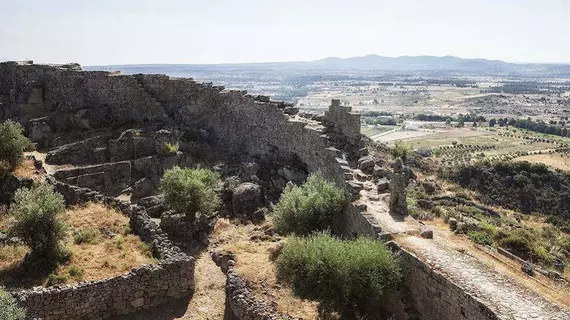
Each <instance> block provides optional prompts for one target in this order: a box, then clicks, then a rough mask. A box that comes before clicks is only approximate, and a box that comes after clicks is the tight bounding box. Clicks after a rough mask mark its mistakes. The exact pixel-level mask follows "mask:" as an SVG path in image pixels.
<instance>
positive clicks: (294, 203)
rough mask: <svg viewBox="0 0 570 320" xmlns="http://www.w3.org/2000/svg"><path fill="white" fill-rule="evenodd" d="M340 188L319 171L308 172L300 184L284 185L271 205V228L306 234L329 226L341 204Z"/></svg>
mask: <svg viewBox="0 0 570 320" xmlns="http://www.w3.org/2000/svg"><path fill="white" fill-rule="evenodd" d="M344 202H345V196H344V192H343V190H342V189H341V188H340V187H338V186H336V185H335V184H334V183H331V182H328V181H326V180H325V179H324V178H323V177H322V176H321V175H319V174H313V175H310V176H309V178H308V179H307V181H306V182H305V183H304V184H302V185H301V186H288V187H286V188H285V190H284V191H283V194H282V195H281V198H280V199H279V203H278V204H277V206H276V207H275V219H274V222H275V228H276V229H277V231H278V232H279V233H282V234H289V233H296V234H298V235H308V234H310V233H311V232H313V231H317V230H325V229H329V228H330V227H331V225H332V220H333V217H334V215H335V214H337V213H340V212H341V211H342V208H343V206H344Z"/></svg>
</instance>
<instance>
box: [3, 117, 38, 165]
mask: <svg viewBox="0 0 570 320" xmlns="http://www.w3.org/2000/svg"><path fill="white" fill-rule="evenodd" d="M23 132H24V128H22V125H20V124H19V123H17V122H14V121H11V120H8V121H5V122H3V123H1V124H0V170H12V169H14V168H15V167H16V166H17V165H19V164H20V162H22V155H23V153H24V150H26V149H27V148H29V147H30V146H31V142H30V140H28V138H26V137H25V136H24V134H23Z"/></svg>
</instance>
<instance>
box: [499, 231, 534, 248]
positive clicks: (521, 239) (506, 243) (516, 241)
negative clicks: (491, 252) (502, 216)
mask: <svg viewBox="0 0 570 320" xmlns="http://www.w3.org/2000/svg"><path fill="white" fill-rule="evenodd" d="M534 238H535V237H534V235H533V234H532V233H531V232H530V231H528V230H525V229H515V230H514V231H512V232H511V233H510V234H509V235H508V236H507V237H506V238H503V239H501V241H500V245H501V246H502V247H506V248H508V249H511V250H513V251H514V252H515V253H518V254H528V253H529V252H530V248H531V246H532V243H533V241H534Z"/></svg>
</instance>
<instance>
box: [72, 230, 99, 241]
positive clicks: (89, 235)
mask: <svg viewBox="0 0 570 320" xmlns="http://www.w3.org/2000/svg"><path fill="white" fill-rule="evenodd" d="M100 235H101V232H99V230H98V229H96V228H89V229H85V230H80V231H79V232H77V233H76V234H75V235H74V236H73V242H74V243H75V244H82V243H90V244H94V243H97V242H99V240H100Z"/></svg>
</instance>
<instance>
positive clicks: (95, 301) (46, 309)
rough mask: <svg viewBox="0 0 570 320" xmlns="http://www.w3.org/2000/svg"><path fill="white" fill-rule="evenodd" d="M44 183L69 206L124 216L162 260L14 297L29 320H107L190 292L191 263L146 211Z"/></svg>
mask: <svg viewBox="0 0 570 320" xmlns="http://www.w3.org/2000/svg"><path fill="white" fill-rule="evenodd" d="M47 178H48V181H49V182H50V183H52V184H53V185H54V187H55V189H56V190H57V191H58V192H60V193H61V194H62V195H63V196H64V198H65V200H66V203H68V204H80V203H85V202H88V201H92V202H99V203H105V204H107V205H110V206H113V207H115V208H116V209H117V210H120V211H121V212H122V213H123V214H125V215H127V216H128V217H129V218H130V225H131V228H132V230H133V232H134V233H135V234H137V235H139V236H140V237H141V239H142V240H143V241H145V242H146V243H149V244H151V245H152V251H153V255H154V256H155V257H157V258H158V259H160V261H159V263H158V264H156V265H142V266H140V267H138V268H134V269H132V270H131V271H130V272H129V273H127V274H124V275H122V276H118V277H115V278H109V279H105V280H101V281H89V282H82V283H79V284H77V285H73V286H66V285H63V286H53V287H49V288H41V287H38V288H34V289H32V290H22V291H17V292H13V294H14V296H15V297H16V299H18V301H19V304H20V305H21V306H22V307H24V308H26V309H27V312H28V316H29V317H30V318H34V319H35V318H38V319H43V320H60V319H61V320H65V319H69V320H71V319H106V318H109V317H111V316H114V315H123V314H129V313H133V312H137V311H139V310H142V309H146V308H149V307H152V306H157V305H159V304H161V303H163V302H165V301H167V300H169V299H174V298H179V297H183V296H186V295H189V294H190V293H192V292H193V291H194V265H195V260H194V258H193V257H190V256H187V255H186V254H184V253H183V252H181V251H180V249H179V248H178V247H176V246H174V245H173V244H172V243H171V242H170V240H168V238H167V236H166V234H164V233H162V231H161V230H160V228H159V227H158V226H157V225H156V223H154V221H152V220H151V219H150V217H149V215H148V214H147V212H146V210H145V209H144V208H142V207H140V206H136V205H131V204H130V203H127V202H123V201H120V200H117V199H115V198H109V197H105V196H103V195H102V194H100V193H98V192H95V191H91V190H90V189H86V188H80V187H77V186H72V185H69V184H65V183H61V182H59V181H57V180H55V179H54V178H53V177H50V176H48V177H47Z"/></svg>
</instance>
